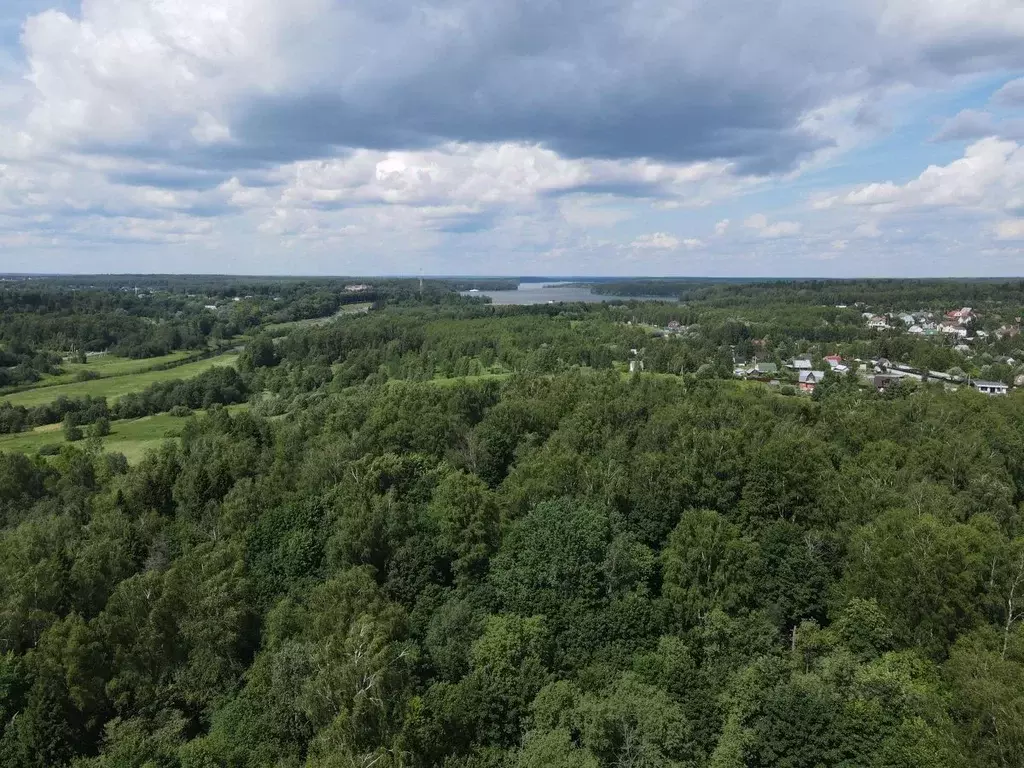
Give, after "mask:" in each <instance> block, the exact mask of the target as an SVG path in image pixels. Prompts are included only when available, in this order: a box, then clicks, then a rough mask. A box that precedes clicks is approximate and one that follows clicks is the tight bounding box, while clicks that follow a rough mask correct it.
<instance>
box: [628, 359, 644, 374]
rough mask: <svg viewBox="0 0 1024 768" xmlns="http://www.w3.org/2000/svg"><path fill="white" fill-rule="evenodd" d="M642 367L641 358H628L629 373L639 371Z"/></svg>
mask: <svg viewBox="0 0 1024 768" xmlns="http://www.w3.org/2000/svg"><path fill="white" fill-rule="evenodd" d="M643 369H644V361H643V360H630V361H629V372H630V373H640V371H642V370H643Z"/></svg>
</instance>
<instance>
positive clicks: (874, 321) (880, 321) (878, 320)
mask: <svg viewBox="0 0 1024 768" xmlns="http://www.w3.org/2000/svg"><path fill="white" fill-rule="evenodd" d="M868 328H874V329H875V330H877V331H884V330H886V329H888V328H889V323H888V321H887V320H886V319H885V318H884V317H882V316H881V315H874V316H873V317H872V318H871V319H870V320H868Z"/></svg>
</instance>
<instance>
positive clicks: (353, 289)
mask: <svg viewBox="0 0 1024 768" xmlns="http://www.w3.org/2000/svg"><path fill="white" fill-rule="evenodd" d="M345 290H346V291H349V292H350V293H362V292H363V291H368V290H370V286H368V285H366V284H364V283H356V284H354V285H346V286H345Z"/></svg>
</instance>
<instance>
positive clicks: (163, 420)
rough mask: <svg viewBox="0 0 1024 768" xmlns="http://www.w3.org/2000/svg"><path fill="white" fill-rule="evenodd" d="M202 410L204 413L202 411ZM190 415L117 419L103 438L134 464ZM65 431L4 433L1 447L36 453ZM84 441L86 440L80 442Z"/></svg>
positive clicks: (239, 407)
mask: <svg viewBox="0 0 1024 768" xmlns="http://www.w3.org/2000/svg"><path fill="white" fill-rule="evenodd" d="M248 407H249V406H248V405H232V406H229V407H228V410H229V411H231V412H232V413H234V412H237V411H239V410H242V409H244V408H248ZM198 413H202V411H199V412H198ZM188 419H189V417H187V416H185V417H175V416H171V415H169V414H166V413H158V414H157V415H155V416H145V417H143V418H141V419H132V420H130V421H113V422H111V424H110V434H109V435H108V436H107V437H105V438H103V448H104V449H105V450H107V451H111V452H115V453H123V454H124V455H125V458H127V459H128V461H129V462H130V463H132V464H134V463H136V462H137V461H139V460H140V459H141V458H142V457H143V456H145V455H146V452H147V451H149V450H151V449H153V448H157V447H158V446H159V445H160V443H162V442H163V441H164V440H166V439H167V438H169V437H173V436H174V435H175V433H176V432H177V431H178V430H179V429H181V427H182V426H183V425H184V424H185V422H186V421H188ZM64 442H65V440H64V433H63V432H62V431H61V426H60V424H48V425H47V426H45V427H38V428H37V429H34V430H32V431H31V432H21V433H19V434H16V435H0V451H9V452H11V453H35V452H36V451H38V450H39V449H40V448H42V447H43V446H45V445H54V444H56V445H63V444H64ZM79 445H83V443H79Z"/></svg>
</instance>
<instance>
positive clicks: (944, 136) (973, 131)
mask: <svg viewBox="0 0 1024 768" xmlns="http://www.w3.org/2000/svg"><path fill="white" fill-rule="evenodd" d="M995 133H996V124H995V120H994V119H993V117H992V113H991V112H982V111H979V110H976V109H965V110H963V111H962V112H960V113H958V114H957V115H956V116H954V117H951V118H950V119H949V120H947V121H946V122H945V123H944V124H943V126H942V128H940V129H939V131H938V133H936V134H935V135H934V136H933V137H932V138H931V140H932V141H970V140H971V139H979V138H981V137H983V136H992V135H993V134H995Z"/></svg>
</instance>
